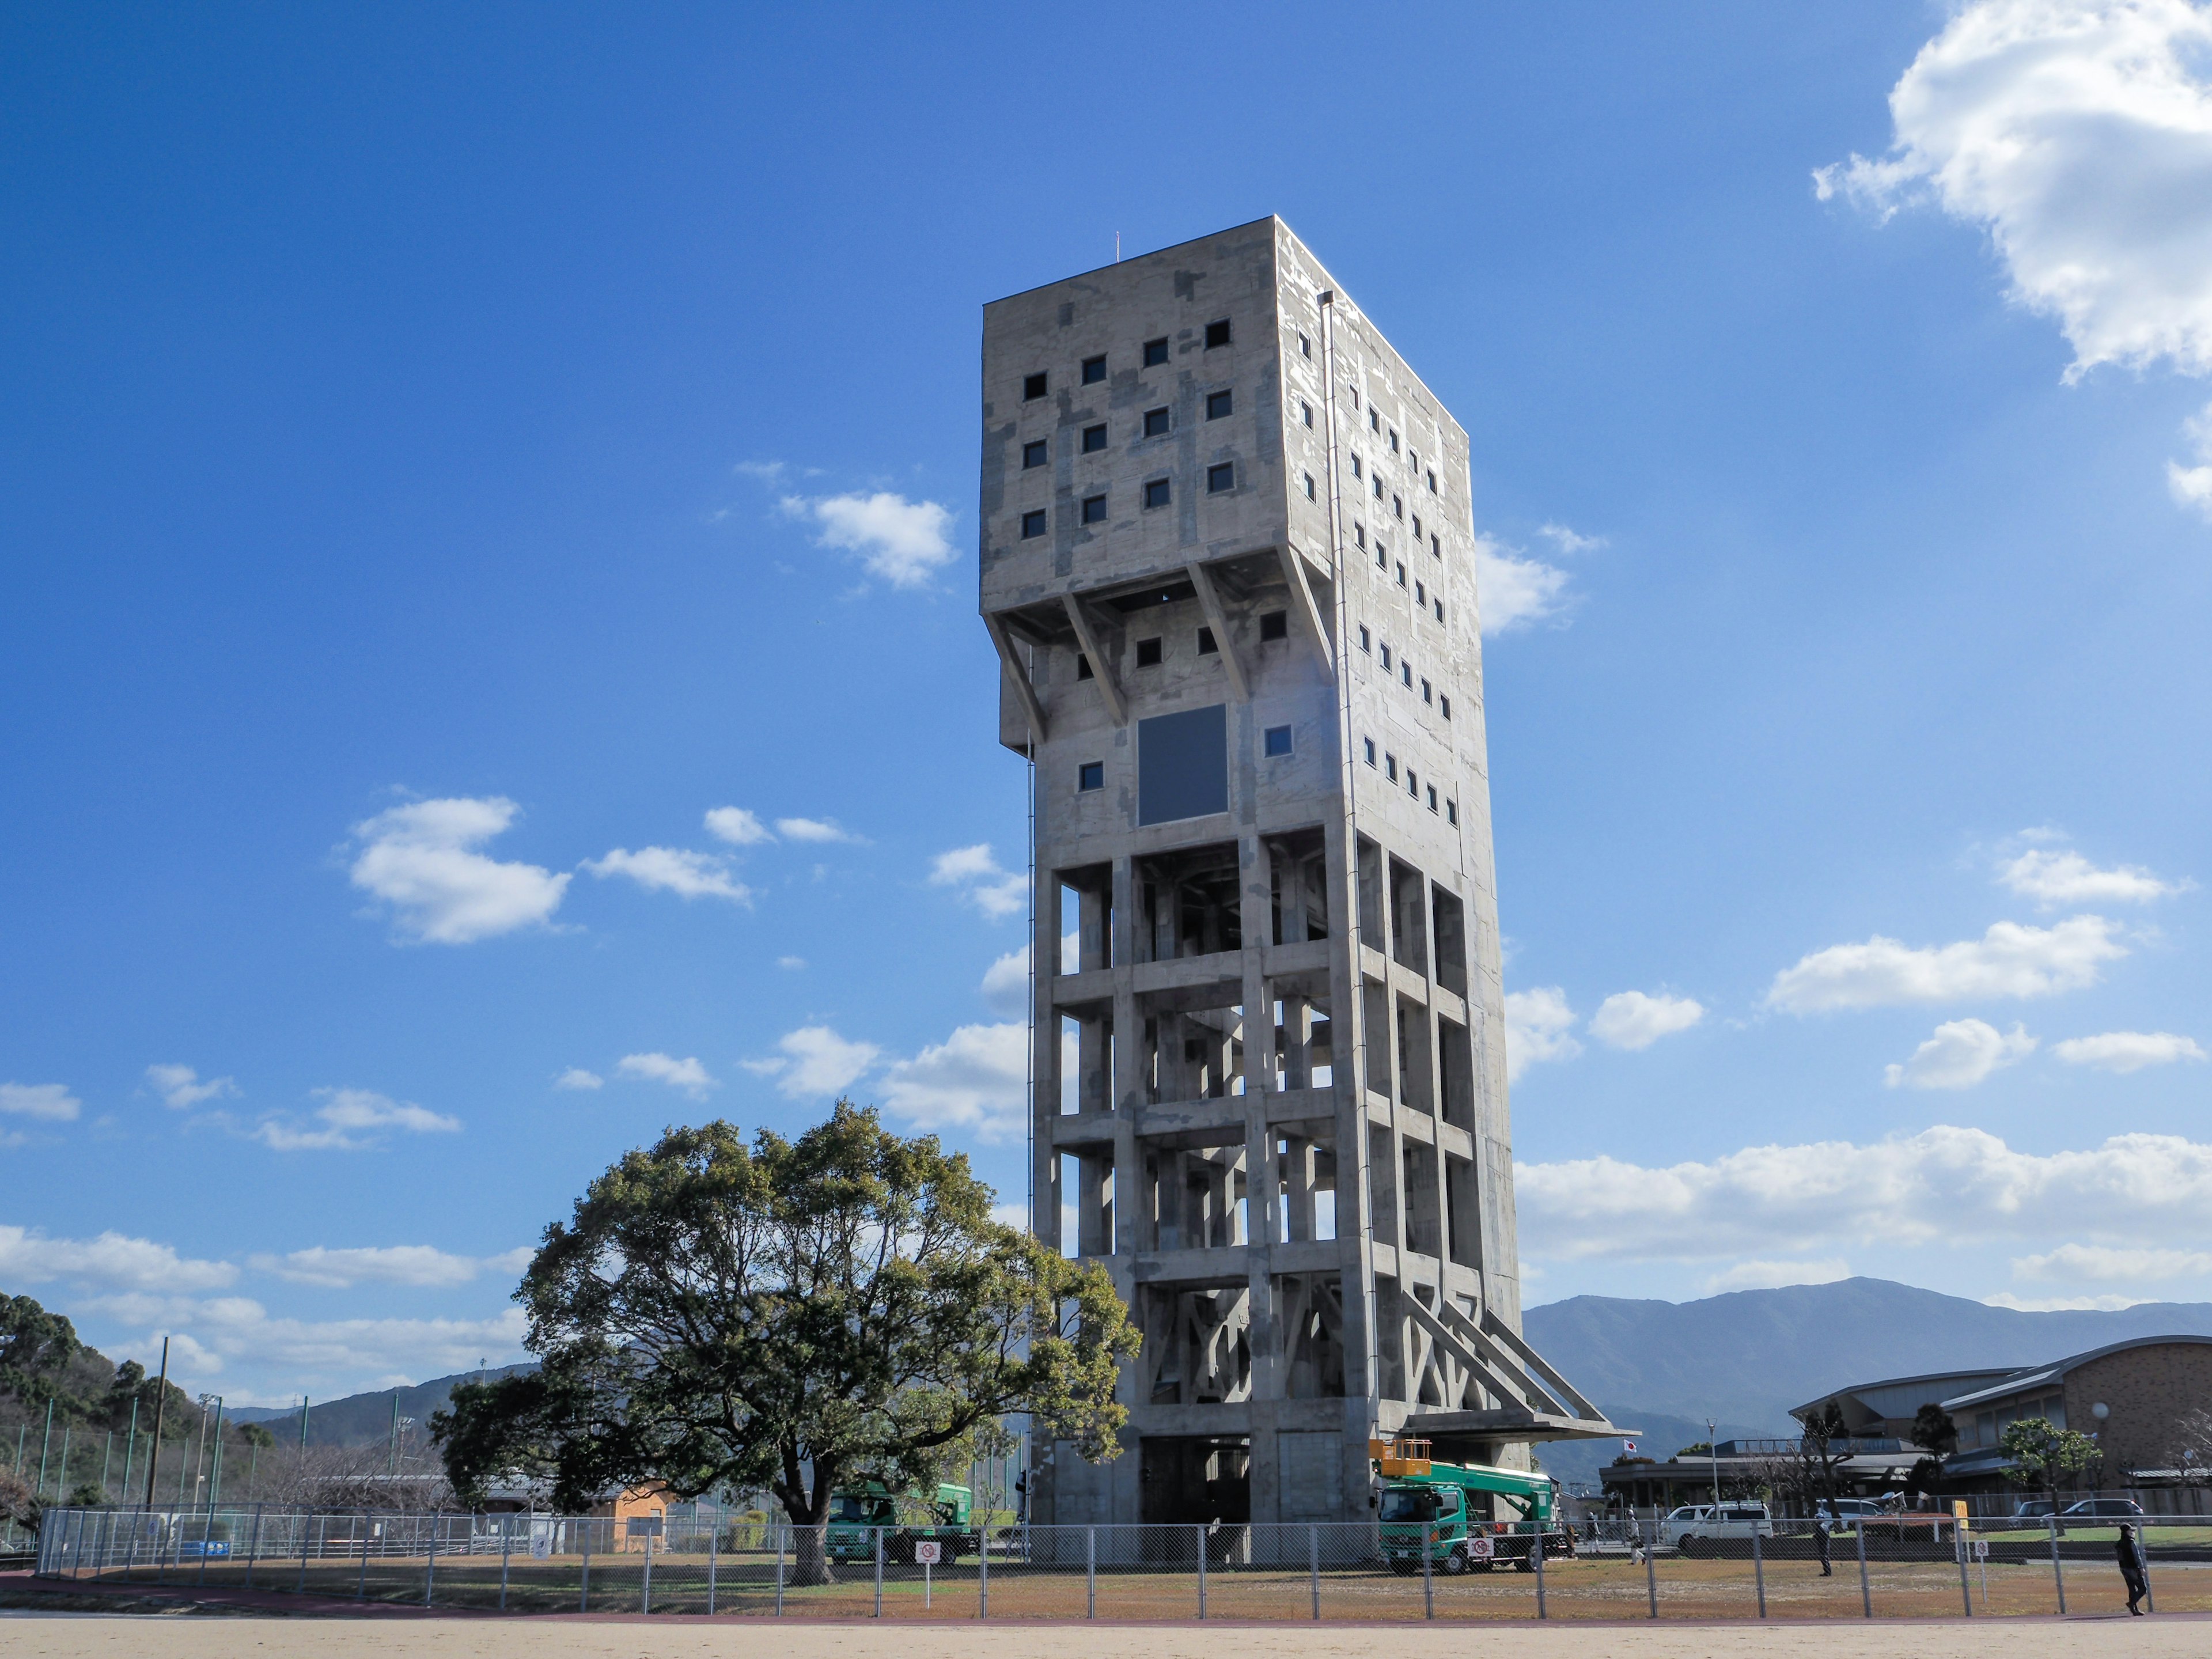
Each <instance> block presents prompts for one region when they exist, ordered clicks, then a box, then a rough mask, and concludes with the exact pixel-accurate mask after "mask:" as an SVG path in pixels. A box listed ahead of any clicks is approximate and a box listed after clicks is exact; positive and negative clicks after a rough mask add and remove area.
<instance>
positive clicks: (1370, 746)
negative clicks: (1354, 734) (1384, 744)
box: [1361, 738, 1375, 766]
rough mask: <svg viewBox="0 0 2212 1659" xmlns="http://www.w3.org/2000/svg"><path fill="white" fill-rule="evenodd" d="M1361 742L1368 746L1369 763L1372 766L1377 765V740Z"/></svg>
mask: <svg viewBox="0 0 2212 1659" xmlns="http://www.w3.org/2000/svg"><path fill="white" fill-rule="evenodd" d="M1361 741H1362V742H1363V743H1364V744H1366V745H1367V763H1368V764H1369V765H1370V766H1372V765H1374V764H1375V739H1374V738H1362V739H1361Z"/></svg>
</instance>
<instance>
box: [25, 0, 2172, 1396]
mask: <svg viewBox="0 0 2212 1659" xmlns="http://www.w3.org/2000/svg"><path fill="white" fill-rule="evenodd" d="M2208 134H2212V15H2208V12H2207V10H2206V9H2204V8H2203V7H2201V6H2194V5H2191V4H2190V3H2186V0H2136V3H2117V0H2112V3H2107V0H2053V3H2051V4H2047V5H2046V4H2036V5H2030V4H2028V3H2027V0H1974V3H1972V4H1968V5H1966V6H1964V7H1962V8H1958V9H1949V8H1940V7H1935V6H1930V5H1927V4H1923V3H1919V0H1911V3H1860V4H1856V5H1850V6H1831V7H1826V8H1822V9H1814V8H1803V7H1791V8H1778V7H1772V6H1765V5H1758V4H1751V3H1746V4H1720V3H1714V4H1702V5H1686V6H1672V7H1663V8H1661V7H1650V6H1638V5H1627V4H1621V5H1600V4H1590V5H1584V6H1577V7H1571V8H1514V9H1507V8H1494V7H1493V8H1476V7H1422V6H1410V7H1405V8H1399V9H1392V10H1390V11H1389V12H1387V13H1385V12H1377V13H1375V14H1372V15H1366V16H1364V17H1363V16H1361V15H1358V14H1346V13H1345V12H1343V11H1342V10H1341V9H1326V8H1305V7H1295V6H1293V7H1268V8H1260V7H1237V6H1222V7H1217V8H1207V9H1196V10H1194V9H1190V8H1187V7H1164V6H1152V7H1148V6H1141V5H1139V6H1131V7H1124V8H1121V9H1118V10H1117V11H1116V12H1115V14H1114V15H1113V18H1112V19H1111V21H1110V22H1102V21H1101V20H1100V19H1099V18H1097V17H1095V16H1093V15H1091V14H1088V13H1071V14H1067V15H1064V16H1063V15H1060V14H1056V13H1053V12H1050V11H1049V10H1047V11H1045V12H1038V11H1037V10H1036V9H1034V8H1022V9H1016V8H995V9H991V8H980V7H977V8H968V9H963V10H962V11H959V12H957V13H952V14H946V13H944V12H941V11H940V12H936V13H930V14H920V13H914V12H912V11H910V9H868V8H864V7H850V8H843V9H824V8H815V9H807V10H804V11H793V12H783V13H772V12H770V11H769V10H767V9H757V10H753V11H747V10H743V9H734V8H722V9H707V8H697V9H684V8H678V7H672V6H671V7H663V8H656V9H653V10H652V11H651V12H650V13H649V14H635V13H632V14H629V15H617V14H614V13H610V12H606V11H604V10H590V9H553V8H544V7H538V8H529V9H523V8H512V9H498V8H491V7H482V8H476V9H471V10H469V11H467V12H466V13H465V14H456V13H454V12H453V10H452V9H447V8H427V7H425V8H415V9H408V8H403V7H389V8H384V9H380V10H378V11H377V12H375V13H374V14H361V15H350V16H343V17H341V16H337V15H334V14H331V13H328V12H326V11H314V10H310V9H302V10H296V11H294V12H292V13H289V14H285V13H280V12H271V11H269V10H267V9H253V10H251V11H248V10H223V9H217V8H203V9H196V10H194V11H191V12H190V13H179V12H176V11H174V10H173V9H154V8H146V9H116V8H100V7H90V6H85V7H70V8H63V7H46V8H41V9H34V8H17V9H14V10H12V11H10V12H9V13H8V14H7V15H6V16H5V18H4V19H0V155H4V156H5V157H6V161H5V163H4V167H0V207H3V208H4V213H5V222H6V226H7V234H5V235H4V236H0V364H3V365H4V368H0V373H4V377H5V384H6V386H7V387H8V389H9V395H8V397H7V398H6V399H5V402H4V405H0V422H4V423H5V430H4V437H5V441H4V442H0V560H3V561H4V567H5V576H6V590H5V591H6V592H7V595H8V599H7V603H6V604H5V605H0V662H4V665H5V666H4V670H0V672H4V676H5V678H4V684H5V694H4V696H0V781H4V787H5V799H6V801H7V805H8V810H7V811H4V812H0V941H4V948H0V1084H4V1085H6V1086H5V1087H4V1088H0V1285H4V1286H5V1287H6V1288H7V1289H9V1290H11V1291H29V1292H31V1293H33V1294H35V1295H38V1296H40V1297H41V1298H42V1299H44V1300H46V1301H48V1302H50V1303H52V1304H55V1305H58V1306H60V1307H63V1308H64V1309H66V1310H69V1311H70V1312H71V1313H72V1314H74V1315H75V1316H77V1317H78V1319H79V1321H80V1322H81V1324H82V1327H83V1328H84V1330H85V1332H86V1334H88V1336H89V1337H91V1338H92V1339H94V1340H97V1341H99V1342H100V1343H101V1344H102V1345H103V1346H106V1347H107V1349H108V1350H109V1351H110V1352H113V1353H116V1354H118V1355H123V1354H135V1355H138V1356H141V1357H149V1356H150V1353H151V1351H152V1347H153V1346H158V1340H157V1337H158V1334H160V1333H164V1332H169V1333H175V1334H178V1335H179V1337H180V1338H181V1339H182V1340H181V1341H180V1343H179V1361H178V1364H179V1369H180V1370H181V1371H182V1372H183V1373H184V1374H185V1378H186V1380H187V1381H188V1382H189V1383H191V1384H192V1385H193V1386H195V1387H214V1388H220V1389H225V1390H226V1391H228V1392H229V1393H230V1394H231V1395H233V1397H234V1398H242V1399H252V1400H258V1401H282V1400H283V1399H284V1398H286V1397H288V1396H290V1395H296V1394H297V1393H298V1392H300V1391H301V1390H305V1391H307V1392H309V1393H311V1394H313V1395H316V1396H317V1397H326V1396H328V1395H332V1394H336V1393H340V1392H343V1391H346V1390H349V1389H355V1388H360V1387H368V1386H374V1385H378V1384H380V1383H386V1382H389V1381H392V1380H395V1379H398V1378H400V1377H407V1378H416V1377H421V1376H429V1375H435V1374H438V1373H440V1372H441V1371H447V1370H455V1369H459V1368H461V1367H464V1366H467V1365H471V1364H474V1363H475V1362H476V1360H477V1358H478V1357H479V1356H483V1357H487V1358H493V1359H498V1358H507V1357H513V1355H514V1354H516V1353H517V1352H519V1347H518V1337H519V1326H518V1323H517V1320H516V1316H515V1315H514V1313H513V1310H512V1309H511V1308H510V1307H509V1306H508V1304H507V1302H506V1296H507V1291H508V1290H509V1289H510V1288H511V1286H512V1284H513V1274H514V1266H515V1262H516V1260H517V1257H516V1256H515V1254H514V1253H515V1252H516V1251H518V1250H519V1249H523V1248H524V1247H526V1246H527V1245H529V1244H530V1243H532V1241H533V1240H534V1238H535V1237H536V1236H537V1235H538V1231H539V1230H540V1229H541V1228H542V1227H543V1226H544V1224H545V1223H546V1222H547V1221H548V1220H550V1219H552V1218H556V1216H559V1215H561V1214H562V1213H564V1212H565V1211H566V1208H567V1206H568V1203H569V1202H570V1201H571V1200H572V1199H573V1198H574V1195H575V1194H576V1193H577V1192H578V1191H579V1190H580V1188H581V1186H582V1184H583V1183H584V1182H586V1180H588V1179H589V1178H590V1176H592V1175H593V1174H594V1173H596V1172H597V1171H598V1170H599V1169H601V1168H603V1167H604V1166H605V1164H606V1163H608V1162H609V1161H610V1160H611V1159H612V1158H614V1157H616V1156H617V1155H618V1154H619V1153H620V1152H622V1151H623V1150H624V1149H625V1148H627V1147H629V1146H635V1145H637V1144H639V1143H640V1142H641V1141H643V1140H645V1139H647V1138H649V1137H651V1136H652V1135H653V1134H655V1133H657V1132H658V1131H659V1129H660V1128H661V1127H663V1126H664V1125H666V1124H669V1123H672V1122H677V1121H688V1120H693V1119H696V1118H698V1117H700V1116H702V1115H708V1114H720V1115H727V1116H729V1117H731V1118H732V1119H733V1120H734V1121H737V1122H738V1123H740V1124H742V1125H744V1126H747V1127H753V1126H757V1125H769V1126H773V1127H779V1128H782V1129H786V1130H791V1129H795V1128H797V1127H800V1126H803V1125H804V1124H805V1123H806V1122H808V1121H811V1120H812V1119H813V1118H814V1117H816V1116H817V1115H819V1113H820V1112H821V1111H822V1109H823V1107H824V1105H825V1104H826V1103H827V1100H828V1098H829V1097H830V1096H832V1095H833V1094H834V1093H835V1092H836V1091H837V1090H838V1089H840V1088H849V1089H850V1090H851V1091H853V1092H854V1094H856V1095H857V1096H858V1097H861V1098H863V1099H871V1100H876V1101H879V1102H881V1103H884V1105H885V1107H886V1110H887V1114H888V1115H889V1116H890V1118H891V1120H892V1121H894V1122H895V1123H896V1124H898V1125H900V1126H901V1127H907V1128H915V1127H934V1128H938V1129H939V1130H941V1131H942V1132H943V1133H945V1135H946V1136H947V1137H948V1138H949V1139H951V1140H952V1141H954V1142H955V1143H956V1144H957V1145H960V1146H963V1147H966V1148H968V1149H969V1150H970V1151H972V1152H974V1154H975V1158H976V1161H977V1164H978V1166H979V1167H980V1168H981V1170H982V1171H983V1172H984V1173H985V1174H986V1175H987V1176H988V1177H989V1178H991V1179H992V1180H993V1181H994V1182H996V1183H997V1184H998V1185H999V1187H1000V1191H1001V1194H1002V1195H1004V1196H1006V1197H1007V1198H1009V1199H1013V1200H1018V1198H1019V1197H1020V1194H1021V1190H1022V1180H1023V1176H1022V1170H1021V1158H1020V1127H1019V1125H1020V1070H1021V1066H1020V1036H1019V1033H1018V1030H1015V1029H1014V1028H1013V1027H1012V1026H1011V1025H1010V1024H1007V1023H1006V1022H1007V1021H1008V1020H1009V1018H1011V1017H1012V1016H1013V1015H1014V1014H1015V1013H1017V1012H1018V1004H1017V1005H1013V1006H1010V1005H1009V1004H1008V1002H1007V1000H1006V995H1005V990H1006V985H1007V982H1008V981H1009V978H1010V976H1011V975H1012V974H1013V973H1014V972H1015V971H1017V970H1018V965H1019V964H1018V963H1010V962H1007V961H1006V960H1004V959H1005V958H1007V957H1009V956H1010V955H1012V953H1014V952H1017V951H1018V949H1019V947H1020V945H1021V941H1022V937H1023V929H1024V919H1023V917H1024V911H1023V909H1022V908H1021V904H1020V900H1019V896H1018V888H1019V883H1018V880H1017V881H1016V882H1015V883H1014V884H1013V885H1012V887H1010V886H1009V885H1008V884H1007V880H1006V874H1007V872H1014V873H1015V874H1016V875H1017V876H1018V872H1020V870H1021V869H1022V867H1023V855H1022V845H1023V841H1024V833H1025V831H1024V805H1023V795H1022V789H1023V772H1022V768H1021V766H1020V764H1019V763H1018V761H1017V760H1016V759H1015V758H1013V757H1011V756H1009V755H1007V754H1006V753H1005V752H1004V751H1002V750H1000V749H999V748H998V746H997V744H996V743H995V741H994V731H995V726H994V710H995V697H996V682H995V678H994V664H993V658H992V655H991V652H990V648H989V646H988V644H987V641H986V639H985V637H984V635H983V633H982V631H981V628H980V626H979V625H978V624H977V623H976V622H975V614H974V613H975V592H974V582H975V567H974V544H975V495H974V477H975V456H976V443H977V440H976V424H975V422H976V412H977V398H978V391H977V386H976V383H975V368H976V348H977V341H978V331H979V326H980V307H981V304H982V303H983V302H984V301H986V300H988V299H991V298H994V297H996V296H998V295H1002V294H1006V293H1010V292H1013V291H1016V290H1018V289H1024V288H1026V287H1029V286H1030V285H1033V284H1036V283H1042V282H1047V281H1050V280H1052V279H1054V278H1056V277H1059V276H1065V275H1068V274H1071V273H1073V272H1075V271H1078V270H1083V269H1086V268H1088V267H1090V266H1092V265H1095V264H1102V263H1104V262H1105V261H1107V260H1108V259H1109V258H1112V256H1113V252H1114V246H1115V235H1116V234H1119V235H1120V237H1121V246H1122V247H1123V249H1124V250H1125V251H1127V252H1141V251H1145V250H1147V249H1151V248H1154V247H1158V246H1166V245H1168V244H1170V243H1173V242H1176V241H1178V240H1182V239H1184V238H1187V237H1190V236H1194V235H1197V234H1204V233H1206V232H1207V231H1211V230H1213V229H1217V228H1221V227H1224V226H1227V225H1231V224H1236V223H1239V222H1244V221H1247V220H1249V219H1253V218H1255V217H1258V216H1262V215H1264V214H1266V213H1268V212H1277V213H1280V214H1281V215H1282V216H1284V217H1285V219H1286V220H1287V221H1288V222H1290V224H1291V226H1292V228H1294V229H1296V230H1297V232H1298V234H1300V235H1301V236H1303V237H1304V238H1305V239H1306V240H1307V241H1308V242H1309V243H1310V245H1311V246H1313V247H1314V248H1315V250H1316V252H1318V253H1319V254H1320V256H1321V257H1322V258H1323V259H1324V260H1326V261H1327V262H1328V264H1330V266H1331V267H1332V268H1333V270H1334V271H1335V273H1336V274H1337V276H1339V278H1340V280H1341V281H1342V282H1343V283H1344V284H1345V286H1346V289H1348V291H1350V292H1351V293H1352V295H1354V296H1356V298H1357V299H1358V301H1359V303H1360V304H1361V306H1362V307H1364V309H1365V310H1366V311H1367V312H1368V313H1370V314H1371V315H1372V316H1373V317H1374V318H1375V319H1376V320H1377V322H1378V323H1379V324H1380V325H1381V326H1382V327H1383V328H1384V329H1385V330H1386V331H1388V332H1389V335H1390V337H1392V339H1393V340H1394V341H1395V343H1397V344H1398V345H1399V346H1400V348H1401V349H1402V350H1403V351H1404V352H1405V353H1406V355H1407V357H1408V359H1409V360H1410V361H1411V362H1413V364H1414V365H1415V366H1416V368H1418V369H1419V372H1420V373H1421V374H1422V375H1423V376H1424V377H1425V380H1427V381H1428V383H1429V384H1430V385H1431V386H1433V387H1434V388H1435V389H1436V390H1437V392H1438V393H1439V395H1441V396H1442V397H1443V398H1444V400H1445V401H1446V403H1447V404H1449V406H1450V408H1451V409H1452V410H1454V412H1455V414H1456V415H1457V416H1458V417H1459V418H1460V419H1461V421H1462V422H1464V424H1465V425H1466V427H1467V428H1468V433H1469V435H1470V437H1471V440H1472V443H1473V451H1474V483H1475V499H1476V503H1477V519H1478V526H1479V528H1480V530H1481V532H1483V534H1484V535H1485V536H1486V538H1487V541H1486V553H1485V560H1484V563H1483V567H1482V569H1481V572H1480V574H1481V580H1482V582H1483V599H1484V607H1485V617H1486V630H1487V631H1488V632H1489V633H1490V635H1491V637H1490V639H1489V641H1488V649H1487V652H1486V660H1487V665H1488V694H1489V698H1490V705H1489V714H1490V733H1491V743H1492V753H1491V761H1492V780H1493V797H1494V805H1495V810H1496V815H1497V834H1498V884H1499V892H1500V897H1501V907H1502V912H1503V922H1504V931H1505V933H1506V935H1507V937H1508V939H1509V958H1508V963H1507V980H1508V985H1509V989H1510V991H1511V992H1512V993H1513V994H1514V1002H1513V1012H1514V1026H1513V1031H1512V1035H1511V1048H1512V1053H1513V1060H1514V1066H1515V1071H1516V1078H1515V1083H1514V1089H1513V1107H1514V1123H1515V1133H1516V1153H1517V1157H1518V1158H1519V1159H1520V1161H1521V1163H1522V1170H1521V1176H1520V1182H1521V1215H1522V1247H1523V1257H1524V1263H1525V1266H1526V1267H1527V1269H1528V1275H1529V1279H1528V1297H1529V1299H1530V1300H1531V1301H1544V1300H1550V1299H1553V1298H1555V1297H1561V1296H1568V1295H1573V1294H1576V1293H1578V1292H1583V1291H1595V1292H1601V1293H1607V1294H1615V1295H1639V1296H1643V1295H1651V1296H1663V1297H1674V1298H1682V1297H1692V1296H1697V1295H1700V1294H1705V1293H1706V1292H1708V1291H1711V1290H1713V1289H1717V1288H1728V1287H1730V1286H1740V1285H1761V1284H1774V1283H1782V1282H1790V1281H1791V1280H1793V1279H1799V1280H1802V1279H1820V1278H1826V1277H1834V1276H1838V1275H1839V1274H1841V1273H1845V1272H1864V1273H1881V1274H1884V1275H1887V1276H1892V1277H1897V1278H1900V1279H1907V1280H1909V1281H1911V1282H1914V1283H1918V1284H1923V1285H1931V1286H1934V1287H1936V1288H1938V1289H1942V1290H1945V1291H1954V1292H1957V1293H1960V1294H1963V1295H1967V1296H1973V1297H1991V1298H2008V1299H2010V1300H2012V1301H2014V1302H2016V1303H2019V1304H2023V1305H2056V1304H2077V1305H2078V1304H2096V1303H2100V1302H2101V1303H2104V1304H2113V1303H2117V1302H2120V1301H2126V1300H2135V1299H2142V1298H2146V1297H2177V1298H2182V1297H2186V1298H2198V1297H2212V1238H2208V1237H2207V1233H2208V1229H2207V1227H2206V1225H2205V1222H2204V1217H2205V1216H2206V1215H2207V1214H2208V1213H2212V1144H2208V1141H2207V1139H2206V1131H2205V1128H2204V1124H2205V1121H2206V1119H2205V1112H2204V1107H2205V1104H2206V1099H2207V1085H2208V1080H2212V1064H2208V1063H2207V1061H2206V1059H2205V1052H2206V1049H2207V1048H2208V1047H2212V1018H2208V1017H2207V1014H2206V1009H2207V1007H2208V992H2212V960H2209V959H2208V957H2207V954H2206V943H2205V940H2204V937H2203V927H2204V922H2205V915H2206V912H2205V905H2206V902H2207V900H2206V894H2205V891H2204V890H2203V885H2202V884H2203V883H2205V882H2208V881H2212V853H2208V848H2207V844H2206V830H2205V825H2206V824H2207V823H2208V822H2212V775H2208V770H2207V768H2206V767H2205V765H2204V763H2203V758H2204V757H2205V755H2206V753H2207V738H2208V735H2212V733H2208V731H2207V726H2208V722H2212V667H2208V653H2207V652H2206V651H2205V649H2204V646H2203V641H2204V640H2205V639H2206V637H2207V633H2208V623H2212V405H2208V398H2212V386H2208V384H2207V377H2208V375H2212V276H2208V274H2207V273H2208V272H2212V137H2208V136H2207V135H2208ZM994 966H995V967H996V969H997V975H998V976H997V978H996V979H995V980H993V979H990V978H989V975H991V974H992V972H993V970H994ZM149 1345H150V1346H149Z"/></svg>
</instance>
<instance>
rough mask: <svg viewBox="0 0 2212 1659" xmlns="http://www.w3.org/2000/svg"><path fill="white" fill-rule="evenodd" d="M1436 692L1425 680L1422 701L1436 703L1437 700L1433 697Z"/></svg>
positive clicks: (1422, 684) (1422, 687) (1422, 686)
mask: <svg viewBox="0 0 2212 1659" xmlns="http://www.w3.org/2000/svg"><path fill="white" fill-rule="evenodd" d="M1434 690H1435V688H1434V687H1432V686H1431V685H1430V684H1429V683H1428V682H1427V681H1426V680H1423V681H1422V682H1421V701H1422V702H1435V701H1436V698H1435V697H1434V696H1432V695H1431V693H1432V692H1433V691H1434Z"/></svg>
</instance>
